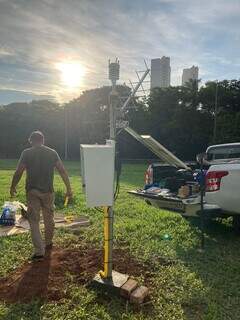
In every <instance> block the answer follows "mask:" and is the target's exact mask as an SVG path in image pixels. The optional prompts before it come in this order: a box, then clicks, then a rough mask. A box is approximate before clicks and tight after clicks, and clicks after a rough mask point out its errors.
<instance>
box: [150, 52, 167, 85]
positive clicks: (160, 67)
mask: <svg viewBox="0 0 240 320" xmlns="http://www.w3.org/2000/svg"><path fill="white" fill-rule="evenodd" d="M170 77H171V67H170V58H169V57H165V56H163V57H162V58H157V59H152V60H151V89H153V88H166V87H169V86H170Z"/></svg>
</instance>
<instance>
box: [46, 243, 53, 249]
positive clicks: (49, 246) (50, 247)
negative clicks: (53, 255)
mask: <svg viewBox="0 0 240 320" xmlns="http://www.w3.org/2000/svg"><path fill="white" fill-rule="evenodd" d="M52 248H53V244H52V243H50V244H47V245H46V247H45V250H52Z"/></svg>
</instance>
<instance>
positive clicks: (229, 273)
mask: <svg viewBox="0 0 240 320" xmlns="http://www.w3.org/2000/svg"><path fill="white" fill-rule="evenodd" d="M188 221H189V223H190V224H191V225H193V226H195V227H197V228H199V226H200V219H188ZM230 222H231V221H230V219H225V220H222V221H221V220H210V221H207V222H205V246H204V248H203V250H201V246H200V244H201V241H200V233H199V248H194V249H191V250H188V251H187V252H184V251H183V250H182V249H180V248H177V253H178V256H179V257H180V259H181V260H182V261H184V264H185V265H186V266H187V267H188V268H189V270H190V271H191V272H194V273H195V274H197V276H198V278H199V279H201V281H202V283H203V285H204V287H205V288H207V293H206V301H207V304H208V306H207V308H206V310H205V311H204V312H206V313H207V319H218V320H223V319H227V318H228V319H238V317H239V313H240V303H239V302H240V291H239V283H240V271H239V270H240V250H239V236H238V235H236V234H235V233H234V230H233V228H232V225H231V223H230ZM190 309H191V308H186V310H185V311H186V315H187V316H188V319H198V318H196V313H195V317H193V318H191V316H190V314H191V312H192V311H193V310H190ZM195 311H196V310H195ZM226 315H228V317H226ZM199 319H202V318H199Z"/></svg>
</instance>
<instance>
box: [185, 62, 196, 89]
mask: <svg viewBox="0 0 240 320" xmlns="http://www.w3.org/2000/svg"><path fill="white" fill-rule="evenodd" d="M198 71H199V69H198V67H196V66H192V67H191V68H187V69H183V74H182V85H183V86H184V85H185V84H186V83H187V82H189V81H190V80H198Z"/></svg>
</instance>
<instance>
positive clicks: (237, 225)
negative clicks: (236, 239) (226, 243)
mask: <svg viewBox="0 0 240 320" xmlns="http://www.w3.org/2000/svg"><path fill="white" fill-rule="evenodd" d="M232 225H233V230H234V232H235V233H236V234H238V235H240V216H233V222H232Z"/></svg>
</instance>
